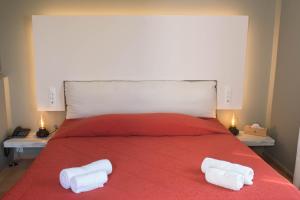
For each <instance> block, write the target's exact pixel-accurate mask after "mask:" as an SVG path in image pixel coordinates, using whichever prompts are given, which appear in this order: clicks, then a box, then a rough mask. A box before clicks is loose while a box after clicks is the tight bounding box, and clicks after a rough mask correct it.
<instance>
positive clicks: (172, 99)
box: [65, 81, 217, 119]
mask: <svg viewBox="0 0 300 200" xmlns="http://www.w3.org/2000/svg"><path fill="white" fill-rule="evenodd" d="M65 101H66V109H67V119H73V118H82V117H90V116H95V115H101V114H119V113H157V112H160V113H182V114H189V115H193V116H199V117H216V107H217V94H216V81H65Z"/></svg>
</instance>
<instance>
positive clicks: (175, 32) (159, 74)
mask: <svg viewBox="0 0 300 200" xmlns="http://www.w3.org/2000/svg"><path fill="white" fill-rule="evenodd" d="M247 29H248V17H247V16H33V34H34V47H35V61H36V63H35V65H36V96H37V104H38V105H37V106H38V109H39V110H47V111H61V110H64V109H65V104H64V94H63V81H64V80H84V81H86V80H217V81H218V97H217V98H218V101H217V102H218V108H219V109H240V108H241V106H242V99H243V82H244V63H245V51H246V41H247Z"/></svg>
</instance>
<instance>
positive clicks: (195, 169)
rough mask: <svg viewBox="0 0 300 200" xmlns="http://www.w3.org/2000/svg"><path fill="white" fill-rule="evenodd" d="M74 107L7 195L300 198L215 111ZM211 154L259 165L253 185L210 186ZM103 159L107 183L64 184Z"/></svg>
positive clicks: (13, 199)
mask: <svg viewBox="0 0 300 200" xmlns="http://www.w3.org/2000/svg"><path fill="white" fill-rule="evenodd" d="M69 89H70V88H69ZM97 91H98V90H97ZM152 94H153V93H152ZM81 95H82V90H81ZM67 96H68V95H67ZM71 96H72V98H73V97H76V95H74V93H72V95H71ZM83 96H84V95H83ZM205 96H206V95H205ZM67 98H68V97H67ZM76 98H77V97H76ZM94 98H96V97H94ZM189 99H190V97H189ZM76 101H77V102H78V99H77V100H76ZM81 102H82V101H81ZM72 104H73V103H72ZM74 105H77V107H76V106H75V107H76V109H75V111H74V110H73V111H74V112H72V113H71V114H70V113H69V115H67V116H69V119H66V120H65V121H64V123H63V124H62V126H61V127H60V128H59V130H58V131H57V133H56V134H55V136H54V137H53V138H52V139H51V140H50V141H49V143H48V145H47V147H46V148H45V149H43V151H42V152H41V154H40V155H39V156H38V157H37V158H36V160H35V161H34V162H33V164H32V166H31V167H30V168H29V169H28V171H27V172H26V173H25V175H24V176H23V177H22V179H21V180H20V181H19V182H18V183H17V184H16V185H15V186H14V187H13V188H12V189H11V190H10V191H9V192H7V193H6V194H5V196H4V198H3V199H4V200H18V199H24V200H27V199H30V200H32V199H46V200H47V199H49V200H50V199H51V200H53V199H68V200H69V199H80V200H83V199H104V200H105V199H110V200H116V199H122V200H129V199H130V200H133V199H143V200H162V199H163V200H171V199H172V200H173V199H178V200H181V199H182V200H194V199H232V200H235V199H249V200H251V199H253V200H258V199H264V200H268V199H270V200H271V199H272V200H276V199H278V200H281V199H290V200H293V199H300V195H299V192H298V190H297V188H296V187H294V186H293V185H292V184H291V183H289V182H288V181H287V180H286V179H285V178H283V177H282V176H281V175H279V174H278V173H277V172H276V171H275V170H273V169H272V168H271V167H270V166H269V165H268V164H266V163H265V162H264V161H263V160H262V159H261V158H260V157H258V156H257V155H256V154H255V153H254V152H253V151H252V150H251V149H249V148H248V147H247V146H245V145H244V144H242V143H241V142H240V141H239V140H237V139H236V138H235V137H234V136H233V135H232V134H231V133H229V132H228V131H227V130H226V128H225V127H224V126H223V125H222V124H221V123H220V122H219V121H218V120H217V119H216V118H215V117H195V116H191V115H188V114H177V113H174V112H172V113H166V112H164V113H147V114H145V113H136V114H124V113H123V114H104V113H101V114H100V115H97V116H93V117H87V116H85V117H84V118H78V116H77V117H74V118H73V117H72V116H75V115H76V113H77V114H78V113H80V112H79V111H80V108H79V107H78V104H74ZM68 106H70V99H69V104H68ZM93 106H94V105H93ZM102 106H103V105H102ZM205 107H207V105H206V106H205ZM154 108H155V107H151V109H154ZM70 109H73V108H70ZM84 109H85V110H86V109H87V108H86V107H85V108H84ZM209 109H211V107H210V108H209ZM203 111H204V110H199V112H203ZM204 113H210V114H211V113H212V112H204ZM84 114H85V115H86V113H84ZM208 156H209V157H213V158H217V159H222V160H228V161H231V162H236V163H240V164H242V165H247V166H250V167H252V168H253V169H254V171H255V177H254V184H253V185H252V186H244V187H243V188H242V189H241V190H240V191H238V192H236V191H231V190H228V189H224V188H221V187H217V186H214V185H211V184H208V183H207V182H206V181H205V178H204V174H203V173H202V172H201V170H200V165H201V162H202V160H203V159H204V158H205V157H208ZM99 159H109V160H110V161H111V162H112V165H113V173H112V174H111V175H110V176H109V180H108V182H107V183H106V185H105V187H103V188H100V189H96V190H93V191H90V192H85V193H81V194H75V193H73V192H72V191H71V190H65V189H63V188H62V187H61V186H60V184H59V180H58V176H59V172H60V170H62V169H63V168H68V167H74V166H81V165H84V164H87V163H90V162H92V161H95V160H99Z"/></svg>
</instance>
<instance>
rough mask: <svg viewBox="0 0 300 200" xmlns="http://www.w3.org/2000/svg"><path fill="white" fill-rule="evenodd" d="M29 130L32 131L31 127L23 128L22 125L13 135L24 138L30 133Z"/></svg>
mask: <svg viewBox="0 0 300 200" xmlns="http://www.w3.org/2000/svg"><path fill="white" fill-rule="evenodd" d="M29 132H30V129H29V128H22V127H21V126H18V127H17V128H15V130H14V132H13V134H12V137H20V138H24V137H26V136H27V135H28V133H29Z"/></svg>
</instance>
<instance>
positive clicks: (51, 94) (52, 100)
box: [48, 87, 56, 106]
mask: <svg viewBox="0 0 300 200" xmlns="http://www.w3.org/2000/svg"><path fill="white" fill-rule="evenodd" d="M48 100H49V104H50V105H51V106H54V105H55V104H56V89H55V87H50V88H49V99H48Z"/></svg>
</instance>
